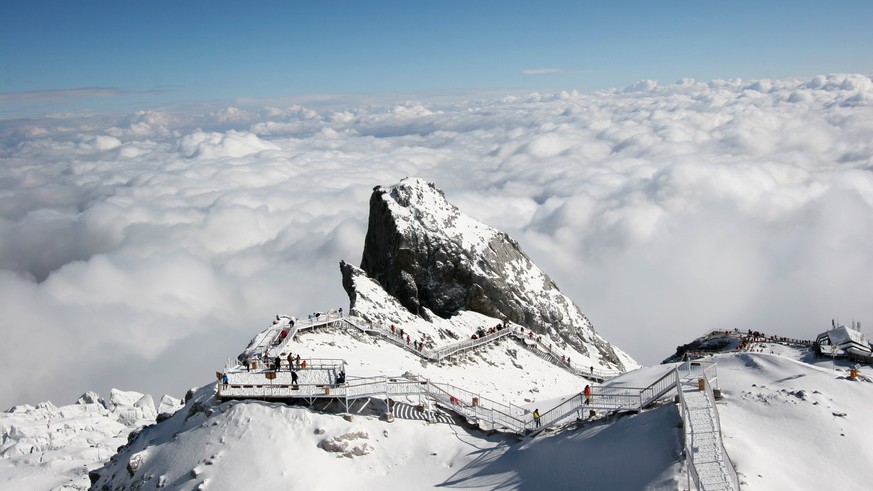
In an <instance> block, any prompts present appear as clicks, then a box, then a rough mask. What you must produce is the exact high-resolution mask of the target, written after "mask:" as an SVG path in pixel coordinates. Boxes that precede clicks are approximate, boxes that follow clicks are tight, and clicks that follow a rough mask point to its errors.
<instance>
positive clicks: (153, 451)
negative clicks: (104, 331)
mask: <svg viewBox="0 0 873 491" xmlns="http://www.w3.org/2000/svg"><path fill="white" fill-rule="evenodd" d="M474 324H475V322H471V326H472V325H474ZM291 349H293V350H294V351H295V352H301V353H312V354H313V355H317V356H319V357H325V358H327V357H338V358H344V359H346V360H347V362H348V363H349V366H348V370H349V373H350V375H351V374H354V373H357V374H360V375H364V374H376V373H395V374H396V373H402V372H405V371H410V372H414V373H420V374H423V375H425V376H429V377H433V378H434V379H438V380H439V381H446V382H450V383H452V384H455V385H458V386H461V387H466V388H468V389H470V390H474V391H476V390H478V391H481V394H482V395H483V396H485V397H489V398H494V399H496V400H498V401H512V402H513V404H516V403H517V405H518V406H520V407H526V408H529V409H532V408H534V407H538V408H539V409H540V411H541V412H544V411H545V410H547V408H548V407H551V406H553V405H555V404H557V403H559V402H561V401H562V400H565V399H566V398H568V397H577V396H578V393H579V390H580V387H581V386H582V385H583V384H584V383H586V381H585V380H584V379H580V378H577V377H575V376H572V375H570V374H568V373H565V372H564V371H563V370H561V369H559V368H557V367H555V366H554V365H551V364H549V363H547V362H544V361H543V360H541V359H539V358H537V357H535V356H532V355H530V354H529V353H528V352H527V350H525V349H523V348H522V347H521V345H520V344H519V343H517V342H515V341H511V340H509V339H504V340H501V341H499V342H498V343H496V344H495V345H493V346H491V347H488V348H484V349H481V350H479V351H476V352H473V353H471V354H467V355H464V356H462V357H459V358H458V359H457V360H455V361H453V362H451V363H443V364H441V365H440V364H434V363H428V362H422V361H421V359H420V358H418V357H416V356H415V355H413V354H412V353H409V352H407V351H405V350H403V349H401V348H399V347H397V346H395V345H393V344H390V343H386V342H384V341H377V340H375V338H371V337H369V336H367V335H364V334H362V333H360V332H357V331H355V330H351V329H344V328H343V329H340V328H327V329H316V330H312V331H304V332H302V333H301V334H300V335H299V338H298V339H297V340H295V341H294V342H293V343H292V344H291ZM749 349H750V350H752V351H753V352H738V353H729V354H720V355H715V356H713V357H712V358H711V359H712V360H713V361H715V362H717V364H718V386H719V388H720V390H721V393H722V395H723V398H722V399H721V400H719V401H718V403H717V409H718V412H719V417H720V420H721V427H722V435H723V440H724V445H725V447H726V449H727V451H728V454H729V456H730V458H731V460H732V461H733V463H734V464H735V466H736V469H737V472H738V475H739V477H740V480H741V483H742V487H743V489H744V490H746V489H747V490H770V489H826V488H829V487H834V488H836V489H864V488H866V483H867V482H869V477H870V476H869V470H868V463H869V462H870V461H871V459H873V446H871V445H870V443H869V439H870V436H871V435H873V421H870V419H869V417H867V415H868V413H869V411H868V408H869V407H870V406H871V404H873V384H871V380H873V369H871V368H870V367H867V366H865V367H861V375H860V376H859V377H858V379H857V380H853V379H850V378H848V369H849V368H850V366H851V365H849V364H848V362H840V361H839V360H837V361H836V362H835V361H833V360H831V359H829V358H828V359H814V358H812V356H811V354H810V353H809V352H808V351H805V350H804V349H802V348H798V347H795V346H789V345H787V344H779V343H755V344H753V345H751V346H750V347H749ZM513 350H514V354H512V353H511V351H513ZM755 351H760V352H755ZM674 366H675V365H674V364H666V365H659V366H655V367H645V368H642V369H640V370H636V371H633V372H630V373H628V374H625V375H623V376H620V377H617V378H615V379H613V380H611V381H609V382H607V383H606V384H605V385H611V386H620V387H636V386H640V385H645V384H647V383H651V381H652V380H654V379H657V378H660V377H661V376H662V375H664V374H666V373H668V372H669V371H670V370H672V368H673V367H674ZM213 394H214V385H207V386H204V387H202V388H200V389H198V390H197V391H196V392H195V393H194V394H193V396H192V398H191V399H190V400H189V401H188V402H187V404H186V405H185V406H184V407H183V408H182V409H181V410H179V411H176V412H175V414H173V415H172V416H171V417H170V418H169V419H167V420H166V421H163V422H161V423H160V424H157V425H152V426H147V427H145V428H143V429H142V431H141V432H140V433H139V435H137V437H136V438H135V439H133V441H132V442H131V443H130V444H126V442H127V433H128V432H129V431H130V430H131V427H130V426H126V425H124V424H122V423H120V422H119V419H120V418H122V416H121V414H120V412H119V411H116V412H115V413H113V412H111V411H109V410H108V409H106V408H105V407H104V406H102V405H101V404H99V403H94V402H91V403H84V404H74V405H70V406H62V407H55V406H54V405H52V404H51V403H43V404H40V405H39V406H37V407H33V406H27V405H23V406H17V407H15V408H13V409H12V410H10V411H11V412H7V413H2V414H0V427H2V429H3V435H4V437H3V441H4V446H3V449H4V450H3V455H2V456H3V458H2V459H0V489H86V488H87V483H88V478H87V477H86V474H87V470H89V469H93V468H95V467H99V465H100V463H101V462H106V460H107V458H108V457H109V456H110V455H112V454H113V453H114V449H115V447H117V446H119V445H124V444H126V445H125V446H124V447H123V448H121V451H120V453H118V454H117V455H116V456H114V457H113V460H112V461H111V462H109V463H108V465H107V466H106V467H103V468H100V469H98V470H97V472H98V473H100V474H101V476H102V477H101V480H100V481H99V483H98V485H99V486H101V487H102V486H103V485H105V486H108V488H107V489H130V488H138V489H159V488H165V489H213V490H231V489H244V488H251V487H252V485H253V484H254V485H256V486H257V487H259V488H260V487H267V488H278V489H290V490H297V489H300V490H307V491H309V490H318V489H341V488H351V489H362V488H371V487H372V488H379V489H385V490H389V491H390V490H395V489H396V490H400V489H410V488H415V489H427V488H433V487H455V488H464V489H653V490H661V489H665V490H666V489H670V490H672V489H683V488H684V487H685V486H686V474H685V462H684V457H683V454H682V452H683V440H682V428H681V424H680V422H681V417H680V413H679V411H678V406H677V405H676V404H674V403H673V398H672V395H670V394H668V395H667V396H665V398H664V399H662V401H661V403H659V404H657V405H655V406H654V407H653V408H651V409H648V410H645V411H643V412H641V413H639V414H624V415H619V416H612V417H608V418H600V419H593V420H592V419H589V420H587V421H585V422H584V423H578V422H570V423H568V424H565V425H563V426H560V427H558V428H555V429H549V430H546V431H545V432H543V433H540V434H539V435H538V436H537V437H535V438H524V439H519V438H518V437H515V436H513V435H507V434H488V433H486V432H483V431H480V430H477V429H475V428H473V427H470V426H469V425H468V424H467V423H466V422H464V421H462V420H460V419H458V418H457V417H452V416H451V415H450V414H447V413H445V412H443V411H441V410H439V409H434V408H433V407H426V408H425V412H419V411H418V410H417V409H416V405H417V404H418V403H419V401H418V400H417V398H414V397H409V398H401V399H399V400H395V401H394V403H395V406H394V408H393V409H394V414H395V419H394V420H393V422H388V421H386V420H385V419H384V418H383V413H384V412H385V410H386V407H385V405H384V402H383V401H381V400H377V399H374V400H370V401H359V402H357V403H355V404H353V405H352V406H351V408H350V411H349V413H348V414H344V413H343V411H345V409H344V408H342V407H340V406H338V405H337V404H331V405H328V406H327V407H325V404H326V402H325V401H318V402H316V404H315V406H313V407H307V406H305V405H303V406H301V405H286V404H282V403H275V402H265V401H228V402H220V401H218V400H217V399H215V397H214V395H213ZM86 396H87V397H86ZM99 399H100V398H99V395H97V394H93V393H91V394H86V395H85V396H83V398H82V400H99ZM165 400H166V401H165V402H166V403H167V404H171V403H172V399H171V398H165ZM113 401H114V402H113ZM131 401H133V402H131ZM122 402H124V403H125V404H127V405H125V406H122V405H120V404H121V403H122ZM147 402H148V399H145V398H144V397H143V396H142V395H141V394H140V395H139V397H137V393H135V392H122V391H113V394H112V397H110V402H109V403H107V406H110V407H112V406H113V404H119V405H118V406H116V409H121V408H127V410H130V408H136V407H137V404H139V405H140V406H147V404H146V403H147ZM140 409H142V408H140ZM432 411H436V412H432ZM145 422H149V421H148V420H146V421H145ZM140 423H143V422H140ZM8 441H14V442H15V444H14V445H13V446H9V445H7V443H5V442H8ZM31 444H39V445H40V446H39V448H38V449H37V451H36V452H35V453H33V454H31V453H29V450H27V449H25V446H26V445H31ZM9 449H12V450H9ZM63 485H67V486H68V487H67V488H62V487H61V486H63Z"/></svg>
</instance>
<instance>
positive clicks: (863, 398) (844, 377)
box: [714, 345, 873, 490]
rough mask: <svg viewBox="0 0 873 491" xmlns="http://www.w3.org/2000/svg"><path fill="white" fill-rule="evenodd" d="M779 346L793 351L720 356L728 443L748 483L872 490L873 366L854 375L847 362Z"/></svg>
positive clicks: (721, 412)
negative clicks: (872, 410) (834, 362)
mask: <svg viewBox="0 0 873 491" xmlns="http://www.w3.org/2000/svg"><path fill="white" fill-rule="evenodd" d="M775 346H777V348H776V349H775V350H774V351H777V352H782V353H783V355H786V356H779V355H775V354H772V355H771V354H769V353H740V354H731V355H718V356H716V357H714V359H715V360H716V361H717V362H718V373H719V380H721V382H722V388H723V389H724V391H723V393H724V396H725V397H724V400H723V401H721V403H720V404H719V405H718V409H719V415H720V417H721V422H722V429H723V435H724V444H725V448H726V449H727V451H728V453H729V454H730V456H731V459H732V460H733V462H734V465H735V466H736V468H737V472H738V474H739V476H740V478H741V483H742V484H744V488H745V489H761V490H766V489H858V490H861V489H870V488H871V482H873V481H871V479H873V473H871V468H870V462H873V420H871V418H870V408H871V407H873V383H871V380H873V377H871V375H873V371H871V370H870V367H864V368H863V369H862V376H861V377H859V378H858V379H857V380H853V379H851V378H849V377H848V375H849V373H848V368H847V366H846V365H842V366H841V365H837V367H836V370H835V369H834V368H832V367H831V361H830V360H813V359H810V357H809V355H806V356H797V351H796V350H794V349H789V348H785V347H779V345H775ZM768 351H769V350H768ZM793 358H798V359H802V360H805V361H807V362H811V363H817V364H818V366H815V365H811V364H810V363H804V362H802V361H798V360H797V359H793Z"/></svg>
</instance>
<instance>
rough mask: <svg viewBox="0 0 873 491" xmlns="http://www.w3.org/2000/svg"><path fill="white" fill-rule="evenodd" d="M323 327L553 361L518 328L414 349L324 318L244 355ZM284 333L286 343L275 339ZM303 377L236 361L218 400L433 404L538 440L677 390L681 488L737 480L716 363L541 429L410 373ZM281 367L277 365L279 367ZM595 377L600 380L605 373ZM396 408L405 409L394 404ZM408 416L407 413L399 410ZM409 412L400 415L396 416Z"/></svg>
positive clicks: (635, 377) (643, 382) (581, 403)
mask: <svg viewBox="0 0 873 491" xmlns="http://www.w3.org/2000/svg"><path fill="white" fill-rule="evenodd" d="M325 325H336V326H341V325H348V326H352V327H354V328H356V329H358V330H360V331H362V332H365V333H367V334H370V335H375V336H380V337H382V338H383V339H385V340H386V341H389V342H391V343H393V344H395V345H398V346H401V347H403V348H404V349H406V350H408V351H411V352H413V353H415V354H417V355H418V356H421V357H422V358H425V359H428V360H432V361H439V360H442V359H443V358H445V357H447V356H451V355H453V354H456V353H459V352H462V351H465V350H470V349H474V348H476V347H478V346H482V345H484V344H487V343H490V342H494V341H496V340H498V339H502V338H504V337H507V336H510V335H512V336H513V337H514V338H516V339H518V340H519V341H521V342H524V343H525V344H526V345H527V346H528V347H530V348H531V349H533V350H535V351H537V352H538V353H539V354H540V356H541V357H544V359H547V358H548V359H549V361H551V362H553V363H556V358H555V356H554V353H555V352H554V351H552V349H551V346H548V347H546V346H543V345H542V343H540V342H539V340H538V339H536V337H535V336H531V335H530V334H529V333H524V334H522V332H523V331H522V330H521V328H519V327H514V328H513V327H510V328H505V329H501V330H497V331H496V332H492V333H489V334H487V335H485V336H482V337H479V338H477V339H469V340H462V341H459V342H457V343H453V344H451V345H448V346H444V347H442V348H439V349H421V350H419V349H417V347H416V346H415V345H414V343H413V344H412V345H410V344H409V343H408V342H406V341H405V339H403V338H400V337H399V336H398V335H397V334H396V333H392V332H391V331H390V330H388V329H386V328H384V327H382V326H375V325H372V324H369V323H365V322H364V321H362V320H360V319H358V318H355V317H344V316H342V314H339V313H328V314H325V315H323V316H318V317H317V318H314V319H307V320H305V321H297V322H295V319H293V318H291V317H288V316H284V317H283V316H278V317H277V320H276V322H275V323H274V324H273V326H272V327H271V328H269V329H267V330H266V331H264V332H263V333H261V334H260V335H259V336H257V337H256V338H255V339H254V340H252V343H250V345H249V347H248V348H247V349H246V351H245V354H246V356H259V357H260V358H261V362H262V363H263V360H264V359H266V360H270V358H269V350H271V349H272V350H273V353H274V354H277V355H278V354H280V353H283V352H284V351H285V348H286V347H287V345H288V343H289V342H290V341H291V340H292V338H293V336H294V335H296V334H297V332H299V331H300V330H305V329H311V328H314V327H318V326H325ZM283 331H284V335H283ZM304 361H305V363H306V367H307V368H305V369H301V367H300V366H295V367H294V368H295V372H294V373H295V374H297V376H298V380H297V381H296V382H297V383H294V381H293V380H292V372H291V371H290V370H288V369H285V370H286V371H283V370H282V369H281V368H280V369H279V370H265V369H264V366H259V367H257V368H256V367H251V368H252V369H253V370H251V371H250V370H248V369H243V368H242V367H241V365H239V364H238V363H236V360H233V361H231V360H228V364H227V366H226V370H225V376H226V377H227V383H222V382H219V383H218V384H217V392H218V397H220V398H222V399H250V398H256V399H274V400H295V399H298V400H305V401H308V402H309V403H310V404H312V403H313V402H314V401H315V400H316V399H320V398H331V399H336V400H339V401H341V402H342V403H343V404H344V405H345V408H346V412H348V410H349V405H350V403H353V402H354V401H355V400H358V399H369V398H379V399H383V400H384V401H386V404H387V406H388V412H389V413H391V412H392V405H394V406H395V408H397V405H396V403H395V402H394V401H393V399H397V398H398V397H417V398H418V403H419V404H418V407H421V408H422V409H423V408H425V407H426V404H425V402H426V401H431V402H433V403H434V404H436V405H437V406H439V407H442V408H444V409H447V410H449V411H452V412H454V413H455V414H457V415H459V416H462V417H464V418H465V419H466V420H467V421H469V422H470V423H472V424H475V425H477V426H478V427H479V428H481V429H483V430H486V431H499V432H506V433H514V434H518V435H527V436H535V435H537V434H539V433H540V432H542V431H544V430H546V429H548V428H552V427H555V426H557V425H560V424H563V423H565V422H567V421H575V420H576V419H577V418H584V416H585V413H587V412H588V411H592V410H593V411H597V412H599V413H601V414H602V413H606V414H615V413H619V412H639V411H642V410H643V409H645V408H647V407H649V406H650V405H652V404H653V403H655V402H656V401H657V400H659V399H660V398H662V397H664V396H666V395H668V394H669V393H671V392H672V391H674V390H675V391H676V393H677V394H678V395H679V398H680V403H681V406H682V416H683V422H684V425H683V427H684V429H685V445H686V458H687V459H688V463H689V465H688V468H689V472H688V479H689V487H690V486H691V481H692V480H693V482H694V485H695V486H696V488H697V489H705V490H738V489H739V480H738V478H737V474H736V471H735V470H734V467H733V465H732V464H731V462H730V459H729V458H728V456H727V452H726V451H725V449H724V446H723V444H722V441H721V426H720V423H719V420H718V411H717V410H716V408H715V399H714V396H713V391H712V386H711V384H713V383H715V384H716V387H717V384H718V373H717V367H716V364H715V362H712V361H694V362H692V361H686V362H684V363H676V364H667V365H659V366H657V367H650V368H647V369H639V370H636V371H634V372H630V373H627V374H624V375H622V376H618V377H612V378H611V379H609V380H608V382H606V383H605V384H603V385H599V386H594V387H592V389H593V391H592V395H591V398H590V400H589V401H588V403H586V402H585V400H584V397H583V396H582V395H581V394H580V395H578V396H572V397H569V398H567V399H566V400H564V401H563V402H561V403H559V404H557V405H556V406H554V407H552V408H548V409H547V410H546V411H544V412H542V413H541V416H540V421H539V422H535V421H534V420H533V418H532V415H531V414H530V411H529V410H528V409H525V408H523V407H520V406H516V405H513V404H512V403H501V402H498V401H493V400H490V399H487V398H483V397H481V396H479V395H478V394H476V393H473V392H470V391H468V390H466V389H463V388H460V387H456V386H453V385H450V384H446V383H440V382H435V381H432V380H429V379H425V378H423V377H421V376H417V375H408V374H407V375H404V376H398V377H390V376H377V377H348V378H347V379H343V378H341V377H345V366H346V362H345V361H344V360H340V359H317V358H310V359H306V360H301V363H302V362H304ZM556 364H557V365H559V366H562V368H565V369H568V370H571V371H579V372H581V373H579V375H581V376H583V377H588V378H590V375H591V372H592V371H591V369H590V367H589V370H588V372H587V373H586V372H585V370H584V368H583V367H578V366H574V365H572V364H570V362H569V360H568V359H567V358H564V357H562V358H561V359H560V363H556ZM281 366H282V365H281V364H280V367H281ZM601 375H603V378H604V379H605V378H606V376H605V374H601ZM401 404H403V403H401ZM401 407H404V408H406V405H404V406H401ZM404 410H406V411H408V409H404Z"/></svg>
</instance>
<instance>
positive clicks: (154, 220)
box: [0, 75, 873, 407]
mask: <svg viewBox="0 0 873 491" xmlns="http://www.w3.org/2000/svg"><path fill="white" fill-rule="evenodd" d="M0 138H2V139H0V323H2V326H3V331H4V334H5V339H4V342H3V343H0V356H2V358H3V360H4V363H5V365H6V366H7V367H11V370H10V371H8V372H7V375H6V376H4V377H3V378H2V381H0V407H6V406H9V405H11V404H13V403H22V402H36V401H40V400H44V399H49V398H51V399H54V400H56V401H58V402H60V403H64V402H65V401H66V402H69V401H72V400H73V399H74V398H75V397H76V396H78V395H79V394H81V393H82V392H84V391H85V390H88V389H92V388H94V389H97V390H100V391H102V392H104V393H106V392H108V388H109V387H110V386H118V387H122V388H129V389H135V390H140V391H147V392H152V393H155V394H160V393H163V392H173V393H174V394H175V395H177V396H178V395H180V393H181V392H182V391H184V390H185V389H187V388H188V387H190V386H192V385H196V384H201V383H203V382H205V381H206V380H209V378H210V377H211V374H212V372H213V371H214V370H218V369H221V367H222V366H223V363H224V359H225V358H226V357H232V356H235V355H236V354H237V353H238V352H239V351H240V350H241V349H242V348H243V347H244V345H245V344H246V343H247V341H248V339H249V338H250V337H251V336H252V335H254V334H255V333H256V332H257V331H259V330H260V329H261V328H262V327H264V326H265V325H266V324H267V323H269V322H270V319H271V317H272V316H273V315H274V314H276V313H290V314H298V315H300V314H306V313H307V312H312V311H316V310H323V309H326V308H332V307H333V308H335V307H339V306H347V304H348V300H347V298H346V296H345V293H344V292H343V290H342V287H341V282H340V274H339V270H338V266H337V264H338V262H339V260H340V259H347V260H349V261H351V262H353V263H357V262H358V261H359V260H360V254H361V251H362V248H363V239H364V234H365V232H366V227H367V212H368V199H369V195H370V191H371V189H372V187H373V186H375V185H377V184H382V185H389V184H393V183H395V182H397V181H399V180H400V179H401V178H403V177H406V176H417V177H422V178H425V179H428V180H431V181H434V182H435V183H436V184H437V186H439V187H440V188H442V189H443V190H444V191H445V193H446V195H447V197H448V198H449V200H450V201H452V202H454V203H455V204H457V205H458V206H459V207H460V208H461V209H462V210H463V211H465V212H466V213H468V214H471V215H473V216H475V217H477V218H479V219H480V220H482V221H484V222H486V223H488V224H490V225H492V226H495V227H498V228H500V229H502V230H505V231H506V232H508V233H509V234H510V235H512V236H513V237H515V238H516V239H518V240H519V242H520V243H521V245H522V247H524V248H525V250H526V251H527V252H528V253H529V254H530V255H531V257H532V258H533V259H534V261H535V262H536V263H537V264H538V265H539V266H540V267H541V268H543V269H544V270H545V271H546V272H548V273H549V274H550V275H551V276H552V277H553V278H554V279H555V280H556V282H557V283H558V285H559V286H560V287H561V288H562V289H563V291H564V292H565V293H567V294H568V295H569V296H570V297H571V298H572V299H573V300H575V301H576V302H577V303H578V304H579V305H580V307H581V308H582V309H583V311H584V312H585V313H586V314H587V315H588V316H589V317H590V318H591V319H592V321H593V322H594V324H595V327H596V328H597V329H598V331H599V332H600V333H601V334H603V336H604V337H605V338H607V339H608V340H610V341H611V342H614V343H615V344H617V345H618V346H619V347H621V348H622V349H623V350H625V351H627V352H629V353H630V354H631V355H632V356H634V357H636V358H637V359H638V360H640V361H641V362H643V363H654V362H657V361H659V360H660V359H662V358H664V357H666V356H668V355H669V354H671V352H672V350H673V349H674V348H675V347H676V345H678V344H683V343H685V342H688V341H690V340H691V339H693V338H694V337H696V336H698V335H701V334H702V333H704V332H705V331H707V330H709V329H726V328H740V329H749V328H751V329H755V330H761V331H764V332H768V333H777V334H781V335H786V336H797V337H807V338H808V337H812V336H814V335H815V334H816V333H817V332H819V331H821V330H823V329H825V328H826V327H827V326H828V325H829V323H830V319H831V318H832V317H840V318H841V319H842V320H844V321H848V320H851V319H852V318H855V319H858V320H861V321H864V322H865V323H864V324H863V326H864V327H865V330H866V326H868V325H871V323H873V302H870V294H869V292H871V291H873V254H871V252H870V251H871V244H873V172H871V171H873V81H871V79H870V77H868V76H863V75H832V76H822V77H816V78H814V79H812V80H802V81H795V80H789V81H770V80H765V81H752V82H748V81H741V80H733V81H713V82H709V83H699V82H695V81H692V80H682V81H680V82H678V83H676V84H673V85H662V84H658V83H655V82H651V81H643V82H640V83H638V84H635V85H634V86H633V87H629V88H628V89H625V90H614V91H608V92H602V93H596V94H579V93H575V92H572V93H567V92H564V93H559V94H530V95H528V96H526V97H512V96H507V97H505V98H502V99H498V98H489V99H485V100H476V99H470V98H463V97H460V96H459V97H458V98H457V100H456V101H455V102H450V101H446V100H445V99H441V100H438V101H437V100H434V101H430V102H429V101H427V100H420V101H405V102H399V103H391V104H374V103H370V102H367V103H365V102H361V103H357V104H355V103H348V104H346V105H343V106H341V107H338V106H337V105H332V106H327V105H323V106H321V105H319V104H317V103H316V104H313V105H312V107H303V106H300V105H295V106H290V107H277V106H276V105H275V104H273V105H271V106H270V107H228V108H223V109H220V110H217V111H203V112H200V113H196V112H187V113H181V112H170V111H167V112H157V111H152V112H140V113H136V114H132V115H129V116H125V117H122V118H116V117H110V116H108V115H88V116H77V115H53V116H52V117H46V118H42V119H36V120H26V121H25V120H6V121H0ZM868 333H869V330H868Z"/></svg>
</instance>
